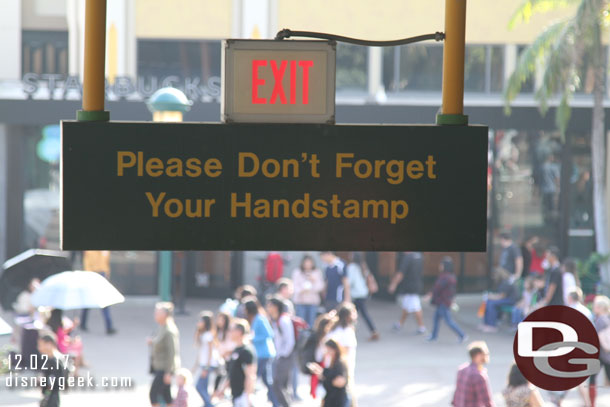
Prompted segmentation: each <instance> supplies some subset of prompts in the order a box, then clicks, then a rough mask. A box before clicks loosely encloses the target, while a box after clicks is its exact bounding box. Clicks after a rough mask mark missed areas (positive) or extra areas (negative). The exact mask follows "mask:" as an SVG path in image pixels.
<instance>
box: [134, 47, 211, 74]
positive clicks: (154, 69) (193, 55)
mask: <svg viewBox="0 0 610 407" xmlns="http://www.w3.org/2000/svg"><path fill="white" fill-rule="evenodd" d="M172 75H175V76H178V77H179V78H180V79H184V78H200V79H201V80H202V81H207V80H208V79H209V78H210V77H212V76H220V41H187V40H180V41H175V40H138V76H139V77H142V76H147V77H155V78H164V77H167V76H172Z"/></svg>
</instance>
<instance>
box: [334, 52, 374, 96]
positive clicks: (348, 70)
mask: <svg viewBox="0 0 610 407" xmlns="http://www.w3.org/2000/svg"><path fill="white" fill-rule="evenodd" d="M367 55H368V51H367V48H366V47H361V46H358V45H352V44H342V43H339V44H337V90H338V91H341V90H362V91H364V90H366V88H367V75H368V63H367Z"/></svg>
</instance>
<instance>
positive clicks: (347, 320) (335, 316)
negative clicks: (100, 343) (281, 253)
mask: <svg viewBox="0 0 610 407" xmlns="http://www.w3.org/2000/svg"><path fill="white" fill-rule="evenodd" d="M321 259H322V261H323V262H324V264H325V267H324V270H321V269H319V268H317V267H316V264H315V261H314V259H313V257H311V256H308V255H306V256H304V257H303V259H302V261H301V264H300V267H299V268H298V269H297V270H295V271H294V272H293V274H292V279H288V278H279V279H278V280H277V281H276V282H275V292H274V293H273V294H270V295H264V296H263V297H264V298H260V297H261V296H260V295H259V293H258V292H257V290H256V288H255V287H253V286H249V285H245V286H241V287H239V288H238V289H237V290H236V292H235V298H232V299H228V300H226V301H225V302H224V303H223V304H222V305H221V306H220V308H219V309H218V310H216V311H215V312H212V311H207V310H206V311H202V312H201V314H200V315H199V321H198V322H197V329H196V333H195V338H194V342H195V344H196V346H197V348H198V357H197V360H196V361H195V363H194V366H193V368H192V369H190V370H185V369H184V368H181V363H180V362H181V361H180V356H179V355H180V351H179V332H178V328H177V327H176V324H175V323H174V321H173V305H172V304H171V303H165V302H162V303H158V304H157V305H156V308H155V313H154V315H155V321H156V322H157V323H158V325H159V330H158V332H157V334H156V335H155V336H154V337H150V338H147V343H148V344H149V346H150V354H151V368H150V370H151V373H152V374H153V382H152V385H151V388H150V402H151V405H152V406H157V405H160V404H161V403H164V404H166V405H170V404H172V405H174V406H176V407H184V406H186V405H187V400H188V397H187V395H186V394H187V393H188V392H187V391H186V389H185V383H188V382H189V381H190V380H191V376H192V375H194V379H193V380H194V387H195V389H196V391H197V393H198V394H199V396H200V397H201V399H202V401H203V405H204V406H205V407H210V406H214V405H215V404H216V403H218V402H219V401H221V400H223V399H225V398H230V400H231V401H232V403H233V405H234V406H236V407H242V406H251V405H253V402H252V400H253V398H254V391H255V388H256V383H257V382H258V380H260V387H261V388H264V391H265V392H266V398H267V399H268V401H269V402H270V403H271V405H272V406H273V407H289V406H291V405H292V404H293V402H294V401H296V400H299V399H300V396H299V394H298V387H299V383H298V381H299V379H300V377H301V373H304V374H307V375H308V376H309V377H310V379H309V380H310V381H309V385H310V386H309V387H310V396H311V397H312V398H314V399H316V398H317V399H320V400H321V403H323V405H324V406H325V407H347V406H350V405H354V406H355V405H356V400H355V398H354V397H353V389H354V383H355V364H356V348H357V345H358V342H357V340H356V330H355V324H356V321H357V318H358V315H359V314H360V315H362V317H363V318H364V319H365V321H366V322H367V325H368V327H369V328H370V330H371V340H378V339H379V334H378V332H377V330H376V329H375V326H374V323H373V321H372V319H371V318H370V315H369V314H368V310H367V307H366V300H367V298H368V297H369V292H370V289H371V288H374V279H372V278H371V275H370V272H369V270H368V268H367V267H366V263H365V262H364V261H363V258H362V256H361V255H360V253H352V254H350V256H349V261H348V263H347V264H344V263H343V261H342V260H341V259H339V257H337V256H336V255H335V254H334V253H332V252H324V253H322V254H321ZM266 291H268V290H266ZM173 377H175V378H176V383H177V385H178V391H177V393H176V396H175V397H172V396H173V395H172V392H171V385H172V383H173V380H172V379H173ZM263 386H264V387H263Z"/></svg>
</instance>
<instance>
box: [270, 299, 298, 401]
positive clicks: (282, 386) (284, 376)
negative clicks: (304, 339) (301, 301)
mask: <svg viewBox="0 0 610 407" xmlns="http://www.w3.org/2000/svg"><path fill="white" fill-rule="evenodd" d="M267 313H268V314H269V318H270V319H271V325H272V326H273V332H274V337H273V338H274V342H275V348H276V351H277V355H276V359H275V361H274V362H273V385H272V387H273V393H274V395H275V397H276V399H277V403H278V406H281V407H290V405H291V403H290V394H289V392H288V385H289V381H290V378H291V377H292V368H293V365H294V348H295V345H296V338H295V331H294V325H293V323H292V319H291V318H290V315H289V314H288V313H287V312H286V305H285V304H284V301H282V299H281V298H280V297H273V298H271V299H270V300H269V302H268V303H267Z"/></svg>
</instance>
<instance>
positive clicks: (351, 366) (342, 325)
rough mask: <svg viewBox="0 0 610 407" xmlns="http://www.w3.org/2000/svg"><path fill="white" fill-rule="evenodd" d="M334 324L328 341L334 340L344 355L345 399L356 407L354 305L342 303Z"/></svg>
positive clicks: (356, 315)
mask: <svg viewBox="0 0 610 407" xmlns="http://www.w3.org/2000/svg"><path fill="white" fill-rule="evenodd" d="M335 320H336V322H335V324H334V325H333V327H332V328H331V330H330V333H329V334H328V337H329V339H334V340H335V341H336V342H337V343H338V344H339V346H341V349H342V350H343V354H344V355H345V362H346V364H347V398H348V400H349V402H350V403H351V404H352V405H354V406H355V405H356V400H355V399H354V395H353V390H354V386H355V373H356V348H357V347H358V340H357V339H356V321H357V320H358V312H357V311H356V307H354V304H352V303H348V302H344V303H343V304H341V306H340V307H339V309H338V310H337V318H336V319H335Z"/></svg>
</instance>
